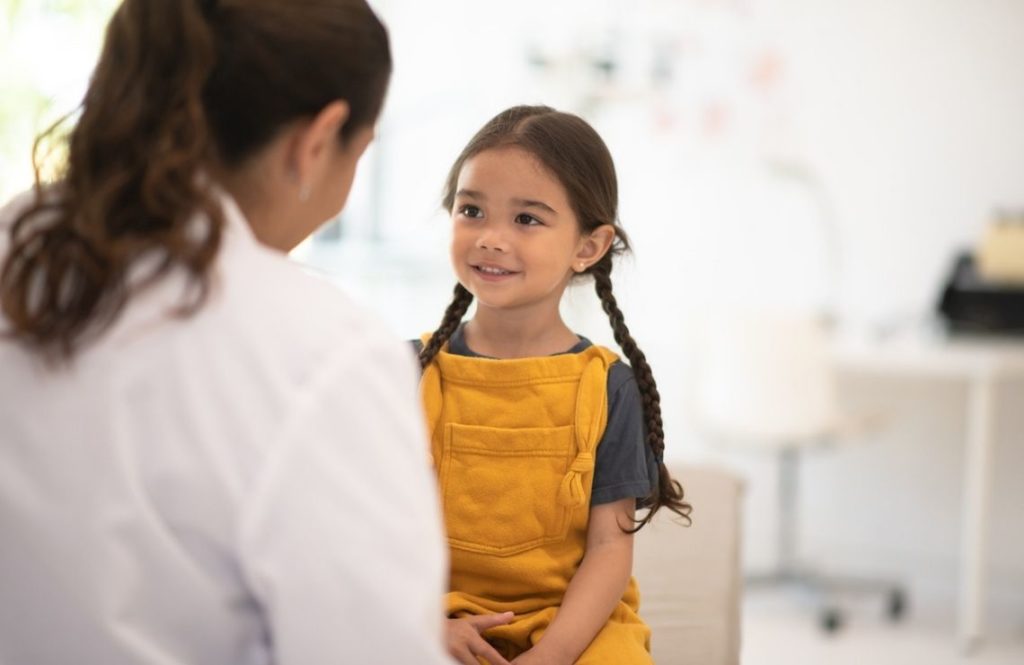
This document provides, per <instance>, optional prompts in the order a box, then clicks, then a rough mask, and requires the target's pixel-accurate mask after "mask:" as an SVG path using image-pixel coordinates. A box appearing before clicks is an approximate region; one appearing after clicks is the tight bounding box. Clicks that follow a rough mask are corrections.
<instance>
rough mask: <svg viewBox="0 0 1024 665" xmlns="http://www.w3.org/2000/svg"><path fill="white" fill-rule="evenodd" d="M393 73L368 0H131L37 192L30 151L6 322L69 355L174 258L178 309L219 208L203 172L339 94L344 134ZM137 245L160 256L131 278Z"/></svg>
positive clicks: (8, 266)
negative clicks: (182, 284) (54, 169)
mask: <svg viewBox="0 0 1024 665" xmlns="http://www.w3.org/2000/svg"><path fill="white" fill-rule="evenodd" d="M390 73H391V55H390V50H389V45H388V37H387V32H386V30H385V29H384V27H383V25H381V23H380V21H379V20H378V19H377V17H376V16H375V15H374V13H373V12H372V10H371V9H370V8H369V7H368V6H367V4H366V3H365V0H288V2H281V1H280V0H125V1H124V2H123V3H122V4H121V6H120V7H119V8H118V9H117V11H116V12H115V14H114V16H113V18H112V19H111V20H110V23H109V25H108V27H107V33H106V39H105V42H104V46H103V50H102V53H101V55H100V58H99V61H98V63H97V65H96V69H95V71H94V73H93V76H92V80H91V82H90V85H89V88H88V90H87V92H86V94H85V98H84V100H83V102H82V107H81V112H80V115H79V118H78V120H77V123H76V125H75V127H74V129H73V130H72V131H71V133H70V136H69V138H68V140H67V158H66V163H65V164H64V166H63V171H62V173H61V174H60V176H59V178H58V180H59V182H58V183H57V184H56V186H55V187H53V188H52V189H51V190H50V191H48V192H45V195H44V191H43V188H42V184H41V182H40V179H39V175H38V173H39V169H38V164H37V176H36V200H35V203H34V204H33V205H32V206H30V207H29V208H27V209H26V210H25V211H23V212H21V213H20V214H19V216H18V217H17V219H16V220H15V222H14V224H13V226H12V228H11V244H10V249H9V252H8V255H7V256H6V257H5V259H4V264H3V268H2V272H0V304H2V309H3V314H4V317H5V318H6V320H7V323H8V324H9V326H10V330H9V331H8V334H9V335H11V336H13V337H14V338H15V339H17V340H19V341H20V342H22V343H24V344H26V345H27V346H28V347H29V348H31V349H32V350H33V351H35V352H38V353H40V354H41V355H43V356H44V357H47V358H49V359H60V358H65V359H66V358H70V357H71V356H72V355H73V354H74V352H75V350H76V349H77V348H78V347H79V346H80V345H81V344H82V343H83V342H84V341H86V340H87V339H88V338H89V337H90V336H92V335H94V334H97V333H99V332H101V331H102V330H103V329H104V328H106V327H107V326H108V325H109V324H110V323H111V322H112V321H113V320H115V319H116V317H117V316H118V314H119V313H120V312H121V311H122V309H123V308H124V305H125V304H126V302H127V301H128V299H129V298H130V297H131V296H132V295H133V293H135V292H137V291H138V290H139V289H140V288H144V286H145V284H148V283H150V282H151V281H152V280H154V279H158V278H160V277H161V276H163V275H165V274H166V273H167V272H169V271H170V270H172V269H175V268H183V269H185V270H186V271H187V273H188V275H189V276H190V277H191V278H192V279H191V284H192V285H193V287H194V288H193V289H192V290H191V295H190V297H189V298H188V299H187V301H186V302H184V303H183V311H185V312H190V311H194V310H195V309H196V308H198V307H199V306H200V305H201V304H202V302H203V301H204V299H205V297H206V295H207V291H208V288H209V286H208V285H209V277H208V273H209V269H210V266H211V264H212V262H213V259H214V258H215V256H216V253H217V250H218V248H219V245H220V238H221V231H222V228H221V227H222V224H223V219H222V215H221V211H220V208H219V204H218V203H217V202H216V200H215V198H214V196H213V194H212V192H211V188H210V181H209V179H208V178H205V177H203V174H204V173H208V172H209V169H210V167H212V166H214V165H216V166H217V168H220V169H227V170H231V169H235V168H238V167H240V166H241V165H243V164H244V163H245V162H246V161H247V160H248V159H249V158H250V157H252V156H254V155H255V154H257V153H258V152H259V150H260V149H261V148H263V147H264V146H266V145H267V144H268V143H269V142H270V141H271V140H272V139H273V138H274V137H275V136H276V135H277V134H278V133H279V132H280V131H281V130H283V129H284V128H285V127H286V126H288V125H289V124H290V123H293V122H295V121H298V120H300V119H303V118H311V117H313V116H315V115H316V113H317V112H319V111H320V110H321V109H322V108H324V107H325V106H326V105H327V104H329V103H330V102H332V101H334V100H337V99H343V100H345V101H346V102H347V103H348V105H349V116H348V119H347V121H346V123H345V127H344V131H343V132H342V134H341V135H339V137H340V136H350V135H352V133H353V130H356V129H359V128H361V127H363V126H366V125H369V124H372V123H373V122H375V120H376V118H377V115H378V113H379V112H380V109H381V106H382V104H383V99H384V95H385V92H386V88H387V83H388V80H389V77H390ZM56 129H57V126H56V125H55V126H54V127H53V128H51V129H50V130H49V132H48V133H47V134H50V135H53V134H54V133H55V131H56ZM44 136H45V135H44ZM41 138H42V137H41ZM339 140H341V139H340V138H339ZM38 145H39V143H38V142H37V149H38ZM197 211H202V212H205V213H206V215H205V219H207V220H208V223H207V225H206V227H205V228H196V227H195V225H194V223H193V222H194V220H196V219H199V218H197V217H195V213H196V212H197ZM143 257H145V258H146V259H147V261H150V260H153V261H155V262H156V265H157V266H158V269H157V270H156V271H155V272H154V273H153V274H152V275H151V278H150V279H149V280H147V281H146V282H145V283H134V282H132V281H131V280H130V279H129V276H130V274H131V269H132V267H133V266H134V265H135V264H136V263H137V262H139V261H140V260H141V259H143Z"/></svg>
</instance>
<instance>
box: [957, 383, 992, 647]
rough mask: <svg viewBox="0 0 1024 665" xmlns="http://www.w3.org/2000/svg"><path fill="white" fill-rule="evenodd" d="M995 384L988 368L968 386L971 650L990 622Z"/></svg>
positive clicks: (966, 571)
mask: <svg viewBox="0 0 1024 665" xmlns="http://www.w3.org/2000/svg"><path fill="white" fill-rule="evenodd" d="M994 383H995V377H994V376H993V375H992V373H990V372H987V371H984V372H982V373H980V374H978V375H975V376H973V377H972V378H971V382H970V385H969V387H968V398H967V401H968V408H967V450H966V460H965V464H964V494H963V497H964V498H963V501H964V504H963V526H962V528H963V537H962V541H961V547H962V551H961V564H960V565H961V569H960V570H961V573H960V574H961V579H960V616H959V630H960V635H959V637H960V646H961V648H962V649H963V651H964V652H966V653H970V652H972V651H974V650H975V649H976V648H977V647H978V646H979V645H980V643H981V640H982V638H983V630H984V622H985V595H986V594H985V591H986V585H987V582H988V579H987V576H986V563H987V560H988V528H989V524H988V522H989V504H990V503H991V480H992V447H993V446H992V439H993V417H994V404H993V395H994V392H995V390H994V385H993V384H994Z"/></svg>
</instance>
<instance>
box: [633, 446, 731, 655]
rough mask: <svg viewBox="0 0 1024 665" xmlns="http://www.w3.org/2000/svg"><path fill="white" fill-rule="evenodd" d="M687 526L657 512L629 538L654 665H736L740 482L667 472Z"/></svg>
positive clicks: (688, 470)
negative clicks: (681, 495) (688, 509)
mask: <svg viewBox="0 0 1024 665" xmlns="http://www.w3.org/2000/svg"><path fill="white" fill-rule="evenodd" d="M669 470H670V471H671V473H672V476H673V477H674V478H677V479H678V480H679V481H680V482H681V483H682V484H683V488H684V491H685V494H686V500H687V501H688V502H689V503H690V504H691V505H692V506H693V514H692V518H693V524H692V526H689V527H686V526H683V525H682V523H681V521H680V519H679V518H678V517H677V516H675V514H674V513H672V512H670V511H668V510H663V511H661V512H659V513H658V515H657V516H656V517H655V518H654V520H652V521H651V523H650V524H648V525H647V526H645V527H644V528H643V529H641V530H640V532H639V533H638V534H637V535H636V539H635V541H634V542H635V544H634V551H633V572H634V574H635V575H636V578H637V583H638V584H639V585H640V614H641V616H642V617H643V618H644V620H645V621H646V622H647V624H648V625H649V626H650V627H651V651H652V656H653V657H654V662H656V663H658V665H738V664H739V658H740V590H741V586H742V585H741V581H740V533H741V529H740V526H741V523H740V522H741V521H740V511H741V506H742V498H741V497H742V489H743V487H742V482H741V481H740V479H739V478H738V477H737V476H736V475H735V474H734V473H732V472H729V471H725V470H722V469H715V468H711V467H702V466H691V465H670V469H669Z"/></svg>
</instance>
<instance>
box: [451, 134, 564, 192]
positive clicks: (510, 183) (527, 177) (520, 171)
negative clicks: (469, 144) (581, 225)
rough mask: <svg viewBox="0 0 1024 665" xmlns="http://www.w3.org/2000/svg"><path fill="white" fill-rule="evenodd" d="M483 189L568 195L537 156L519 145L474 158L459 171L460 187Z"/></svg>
mask: <svg viewBox="0 0 1024 665" xmlns="http://www.w3.org/2000/svg"><path fill="white" fill-rule="evenodd" d="M470 185H472V189H479V188H480V187H495V188H502V189H504V188H517V187H520V188H521V187H527V188H530V189H543V190H549V191H551V192H552V193H556V192H557V193H558V194H560V195H561V196H563V197H564V196H565V188H564V187H563V186H562V183H561V182H560V181H559V179H558V178H557V177H556V176H555V174H553V173H552V172H551V171H550V170H549V169H548V168H547V167H546V166H545V165H544V164H543V162H541V161H540V159H538V158H537V157H536V156H535V155H534V154H533V153H531V152H529V151H527V150H524V149H523V148H520V147H519V146H501V147H498V148H489V149H487V150H483V151H481V152H479V153H477V154H476V155H474V156H472V157H470V158H469V159H467V160H466V162H465V163H464V164H463V165H462V169H461V170H460V171H459V188H460V189H463V188H465V187H467V186H470Z"/></svg>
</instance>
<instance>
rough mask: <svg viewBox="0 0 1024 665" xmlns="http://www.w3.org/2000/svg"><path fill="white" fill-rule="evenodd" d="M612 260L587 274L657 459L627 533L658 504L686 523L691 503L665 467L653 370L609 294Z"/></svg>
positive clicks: (607, 258) (606, 259) (644, 520)
mask: <svg viewBox="0 0 1024 665" xmlns="http://www.w3.org/2000/svg"><path fill="white" fill-rule="evenodd" d="M611 272H612V262H611V256H610V255H609V256H605V257H604V258H603V259H602V260H601V261H599V262H598V263H596V264H595V265H594V266H593V267H592V268H591V269H590V270H589V271H588V273H589V274H591V275H592V276H593V277H594V290H595V291H597V296H598V297H599V298H600V299H601V307H602V308H603V309H604V311H605V313H606V314H607V315H608V320H609V322H610V323H611V326H612V332H613V333H614V335H615V341H616V343H618V345H619V347H620V348H621V349H622V352H623V353H624V354H626V357H627V358H628V359H629V364H630V365H631V366H632V368H633V374H634V375H635V376H636V382H637V386H638V387H639V389H640V397H641V400H642V402H643V410H644V429H645V430H646V435H647V445H648V446H650V448H651V452H653V453H654V458H655V459H656V460H657V462H658V483H657V485H656V486H655V487H654V489H653V490H652V491H651V495H650V496H649V497H647V498H646V499H644V500H643V501H642V502H641V506H642V507H644V508H649V509H650V510H649V511H648V512H647V514H646V515H645V516H644V517H643V518H642V519H640V520H638V521H637V526H636V528H635V529H632V530H631V532H632V533H635V532H637V531H639V530H640V529H641V528H643V526H644V525H645V524H647V523H648V522H650V521H651V518H653V517H654V514H655V513H656V512H658V509H659V508H661V507H662V506H666V507H668V509H669V510H671V511H672V512H674V513H676V514H677V515H680V516H681V517H683V518H684V519H685V520H686V521H687V523H689V522H690V511H691V510H692V509H693V508H692V506H691V505H690V504H688V503H686V502H685V501H684V500H683V487H682V485H680V484H679V481H678V480H674V479H673V478H672V476H671V475H670V474H669V472H668V469H667V468H666V467H665V432H664V430H663V429H662V421H661V395H660V394H659V393H658V386H657V384H656V383H655V381H654V373H653V372H652V371H651V366H650V364H649V363H648V362H647V356H645V355H644V352H643V351H641V350H640V347H638V346H637V345H636V341H635V340H634V339H633V336H632V335H630V334H629V328H628V327H626V320H625V317H624V316H623V315H622V310H620V309H619V305H618V302H617V301H616V300H615V296H614V294H612V277H611Z"/></svg>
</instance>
